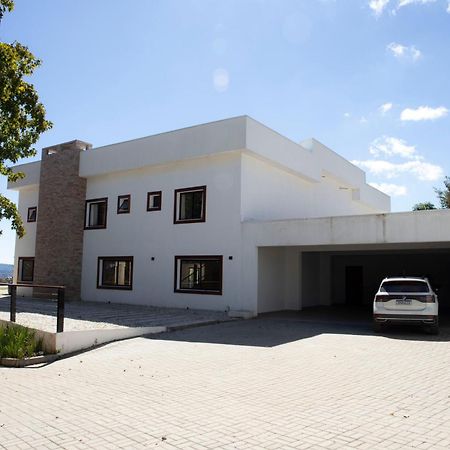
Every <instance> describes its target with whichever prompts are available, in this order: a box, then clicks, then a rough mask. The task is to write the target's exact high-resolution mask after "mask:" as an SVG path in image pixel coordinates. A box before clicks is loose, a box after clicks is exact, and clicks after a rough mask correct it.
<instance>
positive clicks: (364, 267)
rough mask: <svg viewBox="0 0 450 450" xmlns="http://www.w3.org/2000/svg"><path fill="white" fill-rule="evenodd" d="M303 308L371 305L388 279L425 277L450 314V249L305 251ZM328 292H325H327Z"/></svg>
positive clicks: (443, 307)
mask: <svg viewBox="0 0 450 450" xmlns="http://www.w3.org/2000/svg"><path fill="white" fill-rule="evenodd" d="M301 257H302V264H301V266H302V306H303V308H304V307H308V306H318V305H324V306H325V305H347V306H355V307H356V306H358V305H360V306H363V305H367V306H369V305H371V304H372V302H373V298H374V295H375V293H376V292H377V290H378V287H379V285H380V283H381V280H382V279H383V278H385V277H388V276H389V277H392V276H425V277H427V278H428V279H429V280H430V283H431V285H432V287H433V288H435V289H437V290H438V292H437V294H438V297H439V307H440V312H441V313H447V314H450V282H449V271H450V248H443V249H441V248H440V249H436V248H434V249H409V250H406V249H389V250H357V251H327V252H317V251H315V252H302V256H301ZM324 291H325V292H324Z"/></svg>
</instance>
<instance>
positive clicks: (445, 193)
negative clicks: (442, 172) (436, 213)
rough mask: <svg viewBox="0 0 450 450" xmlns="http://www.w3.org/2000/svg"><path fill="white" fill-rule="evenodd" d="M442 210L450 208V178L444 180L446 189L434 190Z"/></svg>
mask: <svg viewBox="0 0 450 450" xmlns="http://www.w3.org/2000/svg"><path fill="white" fill-rule="evenodd" d="M434 192H436V195H437V198H438V199H439V203H440V204H441V208H450V177H445V178H444V189H438V188H434Z"/></svg>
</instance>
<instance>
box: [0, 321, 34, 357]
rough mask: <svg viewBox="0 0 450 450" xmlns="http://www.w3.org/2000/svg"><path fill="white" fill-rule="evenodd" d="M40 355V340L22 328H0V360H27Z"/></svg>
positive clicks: (31, 332)
mask: <svg viewBox="0 0 450 450" xmlns="http://www.w3.org/2000/svg"><path fill="white" fill-rule="evenodd" d="M36 355H42V339H36V337H35V334H34V332H33V331H30V330H29V329H28V328H22V327H9V326H7V327H4V328H0V358H19V359H22V358H29V357H31V356H36Z"/></svg>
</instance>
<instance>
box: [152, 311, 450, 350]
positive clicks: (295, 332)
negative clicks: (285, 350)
mask: <svg viewBox="0 0 450 450" xmlns="http://www.w3.org/2000/svg"><path fill="white" fill-rule="evenodd" d="M321 334H349V335H361V336H381V337H383V338H388V339H399V340H408V341H422V342H423V341H430V342H448V341H450V327H449V326H448V324H446V325H445V326H442V327H441V333H440V334H439V335H437V336H433V335H429V334H426V333H425V331H423V330H422V329H421V328H420V327H416V326H410V325H396V326H392V327H389V328H387V329H386V330H384V331H383V332H382V333H374V332H373V330H372V317H371V313H370V310H368V309H367V308H359V309H358V308H354V307H352V308H348V307H318V308H308V309H305V310H304V311H300V312H279V313H270V314H262V315H260V316H258V317H257V318H255V319H251V320H241V321H235V322H227V323H221V324H217V325H211V326H203V327H199V328H192V329H186V330H180V331H174V332H170V333H162V334H158V335H152V336H147V338H149V339H157V340H167V341H186V342H199V343H200V342H202V343H210V344H226V345H244V346H254V347H276V346H278V345H283V344H287V343H290V342H294V341H298V340H301V339H307V338H312V337H314V336H318V335H321Z"/></svg>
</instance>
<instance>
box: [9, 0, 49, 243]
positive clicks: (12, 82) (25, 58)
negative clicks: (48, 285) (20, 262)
mask: <svg viewBox="0 0 450 450" xmlns="http://www.w3.org/2000/svg"><path fill="white" fill-rule="evenodd" d="M13 8H14V2H13V1H12V0H0V21H1V19H2V18H3V15H4V13H5V12H9V11H12V10H13ZM40 64H41V61H40V60H39V59H37V58H35V56H34V55H33V54H32V53H31V52H30V51H29V50H28V48H27V47H25V46H24V45H22V44H20V43H18V42H13V43H11V44H10V43H6V42H0V175H5V176H7V177H8V180H9V181H17V180H18V179H20V178H23V176H24V175H23V173H15V172H14V171H13V169H12V168H11V164H13V163H16V162H17V161H18V160H19V159H20V158H27V157H30V156H34V155H35V154H36V149H35V148H34V147H33V145H34V144H35V143H36V142H37V141H38V139H39V136H40V135H41V134H42V133H43V132H44V131H46V130H48V129H50V128H51V126H52V124H51V122H49V121H48V120H46V118H45V108H44V106H43V105H42V103H40V102H39V97H38V94H37V92H36V90H35V89H34V86H33V85H32V84H30V83H28V82H27V81H25V80H24V78H25V77H28V76H31V75H32V74H33V72H34V71H35V69H36V68H38V67H39V66H40ZM4 218H6V219H10V220H11V224H12V228H13V229H14V230H16V232H17V234H18V235H19V237H22V236H23V235H24V227H23V222H22V219H21V217H20V215H19V213H18V211H17V208H16V206H15V205H14V203H12V202H11V201H10V200H8V199H7V198H6V197H4V196H2V195H0V220H1V219H4ZM0 233H1V231H0Z"/></svg>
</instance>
